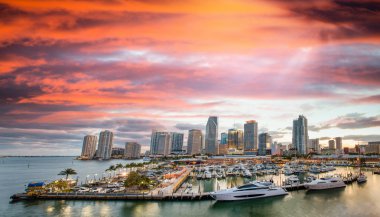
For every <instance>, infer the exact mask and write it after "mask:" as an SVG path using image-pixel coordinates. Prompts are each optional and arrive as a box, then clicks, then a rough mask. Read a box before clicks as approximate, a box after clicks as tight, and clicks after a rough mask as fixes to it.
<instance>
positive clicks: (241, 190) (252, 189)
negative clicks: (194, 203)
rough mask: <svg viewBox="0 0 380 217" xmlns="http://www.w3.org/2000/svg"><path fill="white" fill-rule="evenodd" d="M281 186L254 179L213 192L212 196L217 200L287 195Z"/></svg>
mask: <svg viewBox="0 0 380 217" xmlns="http://www.w3.org/2000/svg"><path fill="white" fill-rule="evenodd" d="M287 194H288V192H286V191H285V190H284V189H283V188H281V187H275V186H274V185H273V183H271V182H260V181H253V182H250V183H248V184H245V185H242V186H239V187H234V188H229V189H225V190H220V191H216V192H211V194H210V196H211V197H212V198H214V199H215V200H217V201H233V200H247V199H255V198H264V197H273V196H281V195H287Z"/></svg>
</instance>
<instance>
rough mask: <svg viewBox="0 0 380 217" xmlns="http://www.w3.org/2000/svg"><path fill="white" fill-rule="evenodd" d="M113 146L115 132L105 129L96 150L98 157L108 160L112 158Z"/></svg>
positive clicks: (100, 135) (101, 133)
mask: <svg viewBox="0 0 380 217" xmlns="http://www.w3.org/2000/svg"><path fill="white" fill-rule="evenodd" d="M112 147H113V133H112V132H111V131H108V130H105V131H102V132H100V134H99V142H98V150H97V152H96V154H97V156H96V157H98V158H101V159H103V160H108V159H110V158H111V154H112Z"/></svg>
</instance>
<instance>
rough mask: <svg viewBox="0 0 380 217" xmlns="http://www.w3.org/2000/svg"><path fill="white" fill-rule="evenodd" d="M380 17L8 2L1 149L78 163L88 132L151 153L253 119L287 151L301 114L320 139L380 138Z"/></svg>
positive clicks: (365, 9)
mask: <svg viewBox="0 0 380 217" xmlns="http://www.w3.org/2000/svg"><path fill="white" fill-rule="evenodd" d="M379 8H380V6H379V3H378V1H375V2H368V1H364V2H363V1H356V0H350V1H341V0H335V1H332V0H322V1H310V2H307V3H306V2H305V1H299V0H295V1H277V0H273V1H263V0H258V1H247V0H237V1H217V2H208V1H199V0H186V1H168V0H157V1H153V0H130V1H123V0H110V1H106V0H96V1H90V0H79V1H74V0H51V1H46V0H35V1H32V2H30V1H24V0H12V1H7V0H0V17H1V19H0V33H1V34H0V133H1V138H2V140H1V141H0V148H1V149H2V150H6V151H5V152H4V153H8V154H18V153H19V151H25V150H36V153H37V152H38V153H43V154H64V153H65V150H69V151H70V153H71V152H74V153H75V151H76V154H79V151H80V147H81V143H82V142H81V140H82V139H81V138H83V136H84V135H86V134H98V133H99V132H100V131H101V130H104V129H109V130H112V131H114V132H115V143H116V145H118V146H123V145H124V143H125V142H126V141H132V140H133V141H137V142H140V143H141V144H142V145H143V146H144V149H146V148H147V147H148V146H149V141H150V133H151V131H152V130H153V129H165V130H168V131H181V132H184V133H185V138H186V131H187V130H189V129H192V128H197V129H204V127H205V123H206V122H207V118H208V116H210V115H217V116H219V122H220V123H219V124H220V128H219V131H220V132H225V131H227V130H228V129H229V128H232V127H237V128H243V124H244V122H245V121H247V120H252V119H255V120H257V121H258V123H259V129H261V130H265V132H269V133H271V134H272V137H273V138H274V139H276V140H278V141H279V142H284V141H290V140H291V130H292V128H291V127H288V126H291V124H292V120H293V119H294V118H296V117H297V116H298V115H299V114H305V116H307V118H308V119H309V129H310V136H311V137H319V136H320V135H319V131H322V130H323V133H328V134H324V135H334V134H338V133H339V134H340V135H351V134H355V133H353V132H351V130H352V129H357V130H360V129H363V130H366V131H368V132H367V133H366V134H368V135H372V134H373V135H376V133H377V132H378V130H379V118H380V117H379V116H378V115H379V114H378V113H376V112H378V106H379V103H380V101H379V96H380V88H379V87H380V76H379V75H380V71H379V69H380V37H379V34H380V32H379V29H380V28H379V23H380V21H379V17H380V16H379V12H380V11H379ZM342 114H348V115H343V116H341V115H342ZM333 117H338V118H333ZM321 120H329V121H325V122H321ZM337 130H339V131H340V132H337ZM357 134H358V135H359V134H361V135H364V134H363V132H357ZM54 138H56V139H54ZM185 142H186V141H185ZM22 144H27V145H30V146H33V147H36V149H22V148H20V147H22ZM351 144H353V141H351ZM51 147H54V148H51ZM44 149H46V151H44ZM54 150H56V153H52V152H54Z"/></svg>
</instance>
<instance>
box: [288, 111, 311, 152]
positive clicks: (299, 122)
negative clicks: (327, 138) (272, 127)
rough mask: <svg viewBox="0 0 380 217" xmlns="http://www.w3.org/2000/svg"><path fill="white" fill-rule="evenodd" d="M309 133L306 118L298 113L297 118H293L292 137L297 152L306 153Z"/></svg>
mask: <svg viewBox="0 0 380 217" xmlns="http://www.w3.org/2000/svg"><path fill="white" fill-rule="evenodd" d="M308 141H309V135H308V128H307V119H306V118H305V117H304V116H303V115H300V116H299V117H298V119H295V120H293V138H292V143H293V146H294V148H295V149H296V151H297V154H307V151H308V147H307V146H308V145H307V143H308Z"/></svg>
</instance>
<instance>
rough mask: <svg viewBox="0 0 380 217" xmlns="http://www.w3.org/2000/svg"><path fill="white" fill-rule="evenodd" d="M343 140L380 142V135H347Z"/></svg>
mask: <svg viewBox="0 0 380 217" xmlns="http://www.w3.org/2000/svg"><path fill="white" fill-rule="evenodd" d="M343 139H349V140H355V141H358V142H371V141H380V135H347V136H344V137H343Z"/></svg>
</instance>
